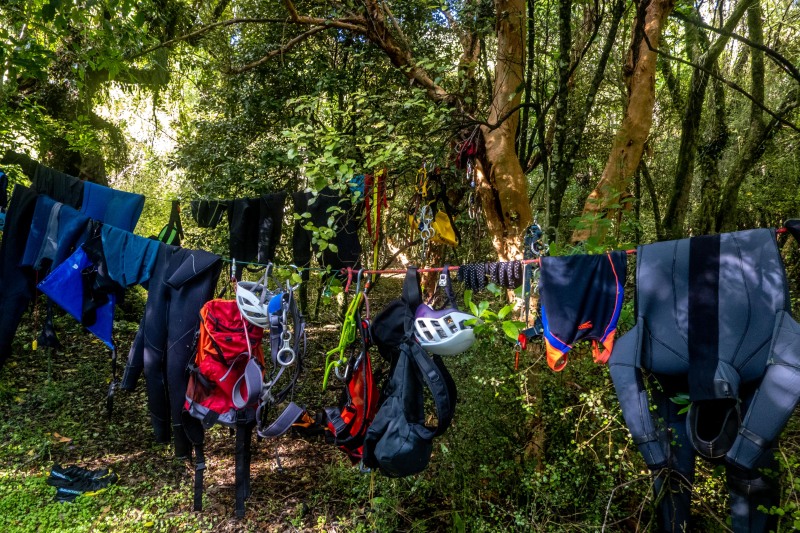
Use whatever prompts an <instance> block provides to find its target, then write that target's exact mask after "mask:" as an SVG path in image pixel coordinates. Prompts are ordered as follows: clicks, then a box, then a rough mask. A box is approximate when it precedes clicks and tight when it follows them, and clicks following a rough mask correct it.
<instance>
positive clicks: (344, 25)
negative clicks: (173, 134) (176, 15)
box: [125, 17, 366, 61]
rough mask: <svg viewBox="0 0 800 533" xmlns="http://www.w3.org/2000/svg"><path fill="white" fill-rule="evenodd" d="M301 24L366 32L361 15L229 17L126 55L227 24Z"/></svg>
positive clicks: (145, 52) (165, 44) (184, 39)
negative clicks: (329, 17)
mask: <svg viewBox="0 0 800 533" xmlns="http://www.w3.org/2000/svg"><path fill="white" fill-rule="evenodd" d="M287 23H288V24H301V25H306V26H325V27H331V28H339V29H342V30H350V31H354V32H356V33H366V27H365V21H364V19H363V18H360V17H349V18H342V19H332V20H328V19H323V18H313V17H298V18H297V19H291V18H288V19H287V18H269V17H267V18H235V19H228V20H221V21H219V22H214V23H212V24H207V25H205V26H202V27H200V28H198V29H196V30H194V31H191V32H189V33H187V34H184V35H181V36H178V37H175V38H174V39H170V40H168V41H164V42H163V43H159V44H157V45H154V46H151V47H150V48H147V49H145V50H143V51H141V52H138V53H136V54H133V55H131V56H128V57H126V58H125V59H126V60H128V61H131V60H134V59H138V58H140V57H142V56H145V55H147V54H149V53H151V52H154V51H156V50H158V49H159V48H164V47H167V46H172V45H174V44H177V43H179V42H182V41H186V40H188V39H193V38H195V37H200V36H201V35H204V34H206V33H208V32H210V31H211V30H214V29H217V28H224V27H227V26H235V25H237V24H287Z"/></svg>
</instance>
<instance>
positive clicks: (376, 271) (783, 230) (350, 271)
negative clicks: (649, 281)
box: [222, 227, 788, 276]
mask: <svg viewBox="0 0 800 533" xmlns="http://www.w3.org/2000/svg"><path fill="white" fill-rule="evenodd" d="M787 231H788V230H787V229H786V228H785V227H784V228H777V229H776V230H775V233H778V234H781V233H786V232H787ZM625 253H626V254H628V255H636V249H635V248H633V249H629V250H625ZM222 260H223V261H224V262H226V263H234V262H235V263H236V264H240V265H247V266H258V267H268V266H271V267H273V268H279V269H291V270H296V271H298V272H303V271H310V272H328V269H326V268H321V267H298V266H297V265H277V264H274V263H270V264H263V263H252V262H247V261H238V260H235V259H231V258H228V257H223V258H222ZM519 262H520V264H522V265H530V264H539V262H540V259H539V258H538V257H537V258H534V259H521V260H519ZM460 267H461V265H448V267H447V268H448V270H452V271H454V272H458V269H459V268H460ZM406 271H407V270H406V269H404V268H379V269H372V268H361V269H358V268H351V267H347V268H342V269H340V270H339V271H338V272H339V273H340V274H347V275H349V276H352V275H354V274H355V275H358V274H361V275H371V274H405V273H406ZM443 271H444V267H443V266H441V267H422V268H418V269H417V272H420V273H433V272H443ZM331 272H333V271H331Z"/></svg>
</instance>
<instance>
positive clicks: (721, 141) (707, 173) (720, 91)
mask: <svg viewBox="0 0 800 533" xmlns="http://www.w3.org/2000/svg"><path fill="white" fill-rule="evenodd" d="M714 68H715V70H717V71H718V70H719V67H714ZM713 88H714V92H713V96H714V98H713V104H714V117H713V118H712V120H713V122H712V125H711V138H710V139H709V140H708V141H707V142H705V143H703V144H702V145H701V146H700V148H699V149H698V152H697V163H698V168H699V169H700V175H701V177H702V181H701V184H702V185H701V186H700V209H699V212H698V213H697V217H696V218H695V223H694V224H693V228H694V230H695V231H694V234H695V235H708V234H709V233H712V232H713V231H714V226H715V222H714V219H715V217H716V212H717V211H716V209H717V202H718V201H719V193H720V190H721V189H722V178H721V177H720V174H719V160H720V157H721V155H722V151H723V150H724V149H725V147H726V146H728V139H729V137H730V134H729V131H728V123H727V122H726V117H725V113H726V108H725V107H726V106H725V89H724V87H723V86H722V82H721V81H718V80H714V82H713Z"/></svg>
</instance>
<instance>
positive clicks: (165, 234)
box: [156, 200, 184, 246]
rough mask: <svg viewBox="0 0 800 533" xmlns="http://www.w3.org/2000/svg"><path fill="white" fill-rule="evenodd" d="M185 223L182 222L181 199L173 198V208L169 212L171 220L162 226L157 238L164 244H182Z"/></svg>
mask: <svg viewBox="0 0 800 533" xmlns="http://www.w3.org/2000/svg"><path fill="white" fill-rule="evenodd" d="M183 237H184V235H183V224H182V223H181V206H180V201H178V200H172V210H171V211H170V213H169V222H167V225H166V226H164V227H163V228H161V231H160V232H159V233H158V237H156V239H157V240H159V241H161V242H163V243H164V244H170V245H172V246H180V245H181V239H183Z"/></svg>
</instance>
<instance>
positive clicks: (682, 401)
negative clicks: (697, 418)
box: [669, 392, 692, 405]
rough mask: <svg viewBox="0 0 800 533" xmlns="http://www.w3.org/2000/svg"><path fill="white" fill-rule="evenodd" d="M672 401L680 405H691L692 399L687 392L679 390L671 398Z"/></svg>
mask: <svg viewBox="0 0 800 533" xmlns="http://www.w3.org/2000/svg"><path fill="white" fill-rule="evenodd" d="M669 400H670V401H671V402H672V403H674V404H678V405H689V404H691V403H692V401H691V400H690V399H689V395H688V394H686V393H685V392H679V393H678V394H676V395H675V396H673V397H672V398H670V399H669Z"/></svg>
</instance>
